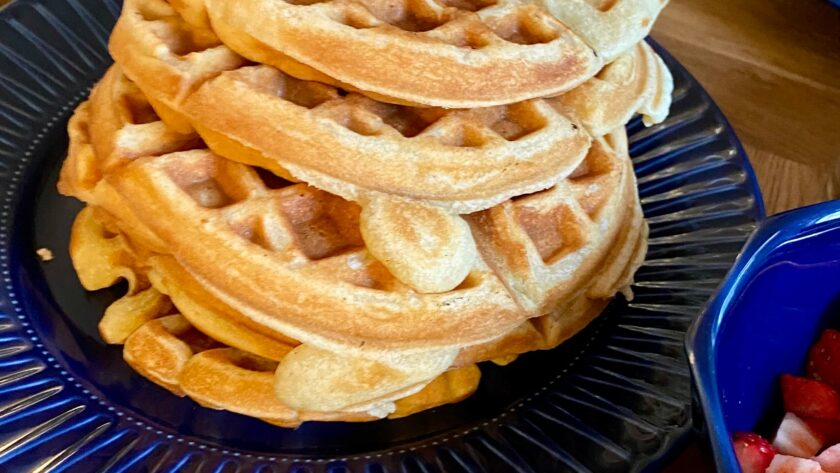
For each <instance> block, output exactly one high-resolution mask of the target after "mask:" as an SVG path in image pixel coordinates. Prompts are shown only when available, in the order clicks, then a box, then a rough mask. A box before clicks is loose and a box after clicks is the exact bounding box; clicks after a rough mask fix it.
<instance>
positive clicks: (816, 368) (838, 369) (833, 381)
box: [806, 330, 840, 389]
mask: <svg viewBox="0 0 840 473" xmlns="http://www.w3.org/2000/svg"><path fill="white" fill-rule="evenodd" d="M838 361H840V332H838V331H837V330H825V331H823V333H822V335H821V336H820V339H819V340H818V341H817V343H816V344H814V346H813V347H811V351H810V352H809V353H808V363H807V366H806V368H807V370H808V376H810V377H812V378H814V379H816V380H818V381H822V382H824V383H826V384H828V385H829V386H831V387H832V388H834V389H840V363H838Z"/></svg>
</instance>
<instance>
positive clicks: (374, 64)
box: [59, 0, 672, 426]
mask: <svg viewBox="0 0 840 473" xmlns="http://www.w3.org/2000/svg"><path fill="white" fill-rule="evenodd" d="M665 3H666V2H662V1H648V2H645V1H641V0H633V1H628V0H619V1H614V2H601V1H594V0H592V1H590V0H577V1H572V2H566V3H563V4H562V5H561V4H551V5H549V4H547V3H546V4H544V5H539V4H537V2H531V1H514V0H498V1H495V2H484V1H483V0H470V1H463V0H457V1H456V0H411V1H408V0H402V1H401V2H390V3H388V2H385V3H383V2H381V1H380V0H326V1H316V2H290V1H272V2H269V1H267V0H248V1H245V2H230V1H228V0H171V1H165V0H126V2H125V8H124V10H123V13H122V15H121V16H120V19H119V21H118V23H117V26H116V27H115V30H114V34H113V36H112V38H111V41H110V43H109V48H110V51H111V53H112V55H113V56H114V58H115V60H116V62H117V65H115V66H113V67H112V68H111V69H109V71H108V72H107V73H106V75H105V76H104V77H103V79H102V81H101V82H100V83H99V84H98V85H97V86H96V87H95V89H94V90H93V93H92V94H91V97H90V99H89V101H88V102H86V103H84V104H82V105H81V106H80V107H79V108H78V110H77V111H76V113H75V114H74V116H73V117H72V119H71V121H70V124H69V128H68V130H69V133H70V141H71V146H70V153H69V155H68V158H67V160H66V161H65V163H64V166H63V168H62V171H61V176H60V181H59V190H60V191H61V192H62V193H64V194H67V195H73V196H76V197H78V198H80V199H81V200H83V201H84V202H85V203H86V204H87V208H86V209H85V210H83V211H82V212H81V213H80V214H79V216H78V218H77V220H76V223H75V224H74V227H73V234H72V238H71V248H70V250H71V257H72V260H73V264H74V266H75V267H76V270H77V273H78V274H79V278H80V281H81V282H82V284H83V285H84V287H85V288H87V289H91V290H93V289H100V288H104V287H108V286H111V285H113V284H114V283H115V282H117V281H118V280H120V279H125V280H127V281H128V290H127V293H126V295H125V296H124V297H122V298H120V299H119V300H117V301H116V302H114V303H113V304H112V305H111V306H109V307H108V309H107V310H106V313H105V314H104V316H103V318H102V320H101V321H100V325H99V329H100V333H101V335H102V338H103V340H105V341H106V342H108V343H113V344H122V345H124V348H123V354H124V358H125V360H126V362H127V363H128V364H129V365H131V366H132V367H133V368H134V369H135V370H136V371H137V372H138V373H140V374H141V375H143V376H144V377H146V378H148V379H150V380H151V381H153V382H155V383H157V384H159V385H160V386H163V387H164V388H166V389H168V390H170V391H171V392H173V393H175V394H177V395H180V396H190V397H191V398H192V399H194V400H196V401H197V402H199V403H200V404H202V405H205V406H207V407H210V408H215V409H225V410H229V411H232V412H237V413H240V414H244V415H247V416H251V417H255V418H259V419H263V420H265V421H267V422H271V423H274V424H277V425H281V426H296V425H299V424H300V423H301V422H305V421H310V420H315V421H354V422H355V421H369V420H375V419H380V418H385V417H401V416H405V415H409V414H411V413H414V412H418V411H420V410H425V409H429V408H431V407H434V406H438V405H441V404H445V403H449V402H457V401H459V400H461V399H463V398H464V397H466V396H468V395H470V394H471V393H472V392H474V391H475V389H476V387H477V385H478V382H479V376H480V374H479V371H478V368H477V367H476V363H478V362H482V361H487V360H490V361H493V362H496V363H498V364H506V363H509V362H511V361H512V360H514V359H515V358H516V357H517V356H519V355H520V354H522V353H525V352H527V351H532V350H541V349H549V348H552V347H554V346H556V345H558V344H559V343H562V342H563V341H564V340H566V339H567V338H568V337H570V336H572V335H573V334H575V333H577V332H578V331H580V330H582V329H583V328H584V327H585V326H586V325H587V324H588V323H590V322H591V321H592V319H593V318H594V317H595V316H596V315H597V314H598V313H600V311H601V310H602V309H603V308H604V307H605V305H606V304H607V302H608V301H609V300H610V299H611V298H612V297H613V296H614V295H615V294H616V293H617V292H624V293H625V296H626V297H628V298H630V297H632V293H631V292H630V290H629V286H630V284H631V283H632V280H633V274H634V273H635V271H636V269H637V268H638V267H639V265H641V263H642V260H643V259H644V255H645V252H646V249H647V226H646V224H645V222H644V219H643V216H642V212H641V206H640V203H639V199H638V194H637V191H636V183H635V179H634V176H633V170H632V163H631V162H630V159H629V156H628V149H627V137H626V134H625V132H624V127H623V126H624V124H625V123H626V122H627V121H628V120H629V119H630V118H631V116H632V115H633V114H635V113H641V114H643V115H644V121H645V123H646V124H652V123H655V122H658V121H661V120H662V119H664V115H665V113H666V112H667V109H668V107H669V105H670V92H671V89H672V81H671V77H670V74H669V73H668V71H667V69H666V68H665V67H664V64H663V63H662V61H661V59H659V58H658V56H657V55H656V54H655V53H654V52H653V50H652V49H651V48H650V47H649V46H647V45H646V44H644V43H639V42H638V41H639V40H640V39H641V37H642V36H643V35H644V34H645V33H646V32H647V29H648V28H649V26H650V25H649V23H650V22H652V20H653V18H655V16H656V15H657V14H658V12H659V10H660V9H661V8H662V6H664V4H665ZM546 9H551V11H552V13H553V15H556V16H557V17H559V18H561V19H564V21H562V22H561V21H558V20H557V19H556V18H554V17H553V16H552V15H551V14H549V13H547V10H546ZM564 23H565V24H566V25H564ZM597 30H603V31H602V32H599V31H597ZM217 35H218V36H217ZM640 35H641V36H640ZM631 37H636V39H635V40H633V41H632V42H628V41H629V40H628V38H631ZM634 45H635V46H634ZM234 51H236V52H234ZM240 54H241V55H242V56H240ZM250 61H256V64H254V63H253V62H250ZM598 71H600V72H598ZM547 95H551V96H552V97H546V96H547ZM465 107H474V108H472V109H469V108H465Z"/></svg>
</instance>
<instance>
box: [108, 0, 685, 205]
mask: <svg viewBox="0 0 840 473" xmlns="http://www.w3.org/2000/svg"><path fill="white" fill-rule="evenodd" d="M158 3H160V5H159V7H160V9H161V10H167V9H168V10H167V11H168V15H169V16H168V17H165V18H167V21H166V22H163V20H155V21H146V20H142V15H140V13H134V14H132V13H131V11H132V10H130V9H128V8H127V9H126V12H125V13H124V14H123V17H122V18H121V19H120V23H119V24H118V26H117V29H116V33H115V35H114V36H113V38H112V41H111V49H112V52H113V54H114V56H115V57H116V58H117V61H118V62H119V63H120V64H123V65H124V68H125V69H126V71H127V73H128V75H129V76H130V77H132V78H133V79H134V80H135V81H137V83H138V84H139V85H140V87H141V88H142V89H143V90H144V92H146V94H148V95H149V97H155V96H165V97H168V99H167V100H165V101H166V103H168V104H170V105H171V106H170V107H168V108H167V109H166V110H162V111H161V113H160V115H161V117H162V118H163V120H164V121H165V122H167V123H169V124H170V125H172V124H171V123H170V120H169V119H168V117H169V115H170V112H171V111H172V110H175V111H177V113H178V115H179V117H180V119H181V120H183V121H186V122H191V124H192V125H194V126H195V127H196V128H198V130H199V131H200V133H201V135H202V137H203V138H204V140H205V141H206V142H207V143H208V145H209V146H210V147H211V149H213V150H214V151H215V152H217V153H219V154H221V155H222V156H224V157H226V158H228V159H233V160H237V161H241V162H245V163H246V164H251V165H256V166H259V167H262V168H265V169H270V170H271V171H272V172H274V173H275V174H277V175H280V176H283V177H284V178H286V179H290V180H301V181H304V182H307V183H309V184H311V185H314V186H316V187H319V188H321V189H324V190H327V191H328V192H330V193H332V194H335V195H339V196H341V197H343V198H345V199H348V200H354V201H357V202H360V203H362V204H364V203H365V202H366V201H369V200H371V199H377V198H381V197H383V196H388V197H394V198H399V199H402V200H410V201H417V202H418V203H421V204H424V205H434V206H438V207H441V208H443V209H446V210H448V211H450V212H454V213H469V212H475V211H478V210H483V209H486V208H489V207H491V206H493V205H496V204H498V203H501V202H503V201H504V200H506V199H509V198H511V197H515V196H517V195H522V194H527V193H532V192H536V191H539V190H542V189H545V188H548V187H550V186H551V185H553V184H554V183H556V182H558V181H559V180H560V179H562V178H563V177H565V176H567V175H568V174H569V173H570V172H571V171H572V170H573V169H574V168H575V167H576V166H577V164H578V163H580V161H581V159H583V157H584V155H585V152H586V151H585V150H586V149H587V148H588V145H589V141H588V139H587V137H586V135H585V134H584V133H582V130H578V129H576V128H577V125H575V124H574V123H572V122H570V121H569V119H568V118H566V117H565V116H564V115H570V116H573V117H576V118H574V121H582V122H584V124H585V125H586V126H587V128H588V129H589V130H590V131H591V132H592V133H593V135H594V136H600V135H602V134H604V133H606V132H607V131H609V130H612V129H614V128H616V127H617V126H619V125H620V124H622V123H623V122H622V120H627V119H629V118H630V116H631V115H632V114H633V113H635V112H636V111H637V110H642V111H647V110H648V109H651V110H650V115H651V116H652V120H651V121H656V120H659V119H661V118H662V115H663V111H667V108H668V106H669V104H670V100H669V99H670V95H669V94H668V93H667V92H668V85H669V84H670V81H669V79H670V75H668V74H667V71H665V72H664V73H660V72H662V71H658V69H657V67H653V64H652V63H656V62H657V61H659V60H658V58H656V57H655V54H654V53H653V52H652V51H650V50H649V49H646V48H647V47H646V46H639V47H637V48H636V49H635V50H634V51H633V53H632V54H628V55H626V56H624V57H622V58H620V60H619V61H617V63H616V64H612V65H610V66H608V67H607V68H605V69H604V70H603V71H602V72H601V73H600V75H599V77H597V78H593V79H591V80H590V81H588V82H587V83H585V84H584V85H582V86H580V87H578V88H577V89H575V90H573V91H571V92H569V93H568V94H566V95H563V96H560V97H559V98H556V99H549V100H532V101H525V102H519V103H515V104H512V105H507V106H499V107H490V108H486V109H476V110H456V111H446V110H443V109H435V108H428V109H422V108H416V107H407V106H399V105H387V104H384V103H381V102H377V101H374V100H372V99H370V98H367V97H365V96H362V95H359V94H355V93H350V94H349V95H348V94H345V92H344V91H342V90H340V89H336V88H335V87H332V86H327V85H325V84H322V83H318V82H313V81H301V80H298V79H295V78H293V77H291V76H289V75H287V74H285V73H283V72H280V71H279V70H276V69H273V68H270V67H268V66H256V67H244V68H242V67H240V68H237V69H236V70H235V71H228V72H224V73H221V74H220V71H222V70H223V69H224V67H218V68H212V67H211V68H210V69H212V70H213V71H214V75H215V78H214V79H212V80H209V81H208V82H207V83H204V84H203V86H200V87H199V82H201V81H197V80H196V79H195V77H201V78H203V79H206V78H208V77H211V76H213V75H211V74H210V73H209V72H207V71H205V70H203V69H201V70H199V71H196V72H190V67H192V66H190V65H191V64H192V63H196V64H201V65H206V64H207V63H210V62H212V61H211V60H210V58H205V59H201V58H203V57H204V56H205V55H212V54H216V53H218V50H217V49H218V48H215V49H213V48H211V49H210V50H209V51H210V52H208V51H205V50H196V51H191V52H189V53H185V52H184V51H182V53H184V54H182V56H180V57H181V60H180V62H179V63H178V66H179V67H178V68H176V67H171V66H170V64H169V61H168V60H167V61H162V60H160V59H159V57H160V56H162V57H164V58H171V57H176V56H177V54H176V53H175V52H174V50H173V49H172V48H174V47H175V46H176V45H177V42H176V41H174V40H172V39H171V38H170V39H168V40H167V38H168V36H167V35H170V36H171V35H174V34H175V32H177V31H178V30H174V31H173V30H170V29H165V33H166V35H164V34H158V35H154V34H151V33H150V32H149V31H147V30H151V31H155V30H161V29H163V28H162V27H161V28H153V27H152V26H154V25H156V24H157V23H160V22H163V24H167V25H168V24H169V23H172V24H175V25H178V28H184V29H186V31H189V28H191V26H190V25H188V24H187V23H186V22H185V21H184V20H182V19H181V17H180V16H179V15H178V14H177V12H176V11H175V10H174V9H172V8H169V7H168V6H167V5H166V4H165V3H163V2H159V0H155V1H153V2H152V4H155V5H158ZM281 3H282V2H281ZM185 14H188V15H189V16H195V14H191V13H189V12H187V13H185ZM138 18H139V19H138ZM134 23H139V25H135V24H134ZM132 25H133V26H132ZM117 33H119V34H117ZM182 34H186V33H182ZM150 38H151V39H150ZM153 40H154V41H153ZM138 43H143V44H146V46H145V47H143V48H136V47H134V46H133V45H134V44H138ZM220 48H223V47H221V46H220ZM144 51H163V53H160V54H157V55H149V56H148V57H146V53H144ZM138 57H143V59H142V60H139V59H137V58H138ZM156 61H157V62H159V63H160V64H159V65H158V67H155V68H151V67H137V66H138V65H141V66H142V65H143V64H145V63H148V62H156ZM179 74H182V75H183V77H179ZM161 76H166V77H168V79H167V80H160V79H159V78H160V77H161ZM170 82H171V83H178V84H181V85H180V86H179V87H176V88H169V89H178V90H188V91H190V92H189V93H186V92H185V93H183V94H181V95H180V96H176V95H175V94H174V93H173V92H172V90H169V91H167V87H163V86H161V84H163V85H164V86H165V84H168V83H170ZM657 92H659V93H657ZM152 104H153V105H155V104H156V101H155V100H152ZM549 105H554V109H555V110H552V107H550V106H549ZM558 111H560V112H561V113H558ZM174 126H175V127H176V128H177V127H180V123H176V124H174Z"/></svg>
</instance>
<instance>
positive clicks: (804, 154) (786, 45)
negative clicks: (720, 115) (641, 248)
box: [0, 0, 840, 473]
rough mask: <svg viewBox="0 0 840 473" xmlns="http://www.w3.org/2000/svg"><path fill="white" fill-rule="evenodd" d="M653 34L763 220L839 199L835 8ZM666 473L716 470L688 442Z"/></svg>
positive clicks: (735, 16) (705, 8) (707, 11)
mask: <svg viewBox="0 0 840 473" xmlns="http://www.w3.org/2000/svg"><path fill="white" fill-rule="evenodd" d="M6 1H7V0H0V5H3V4H4V3H6ZM653 37H654V38H655V39H656V40H657V41H659V42H660V43H661V44H662V45H663V46H665V47H666V48H667V49H668V51H670V52H671V53H672V54H673V55H674V56H675V57H676V58H677V59H678V60H679V61H680V62H681V63H682V64H683V65H685V66H686V67H687V68H688V69H689V70H690V71H691V73H692V74H694V75H695V77H697V79H698V80H699V81H700V82H701V83H702V84H703V85H704V86H705V88H706V90H708V92H709V93H710V94H711V95H712V97H713V98H714V99H715V101H716V102H717V103H718V105H720V107H721V108H722V109H723V112H724V113H725V114H726V116H727V117H728V118H729V120H730V121H731V122H732V125H733V126H734V127H735V130H736V131H737V133H738V136H739V137H740V138H741V141H742V142H743V144H744V147H745V148H746V150H747V153H748V154H749V156H750V160H751V162H752V164H753V166H754V167H755V171H756V174H757V175H758V180H759V183H760V184H761V188H762V191H763V192H764V200H765V204H766V206H767V212H768V214H773V213H777V212H781V211H784V210H788V209H791V208H795V207H801V206H803V205H808V204H812V203H816V202H821V201H824V200H829V199H834V198H840V9H836V8H833V7H831V6H830V5H829V4H828V3H826V2H824V1H823V0H723V1H721V0H671V4H670V6H669V7H668V8H667V9H666V10H665V12H664V13H663V14H662V17H661V18H660V20H659V22H658V23H657V24H656V27H655V28H654V32H653ZM666 471H667V473H706V472H711V471H714V466H713V464H712V462H711V459H710V458H709V456H708V454H706V453H705V452H703V451H702V450H701V449H700V448H698V446H697V444H696V443H694V444H692V445H690V446H689V448H688V449H687V450H686V451H685V452H683V453H682V454H681V455H680V456H679V457H678V458H677V459H676V461H675V462H674V463H673V465H671V466H670V467H669V468H668V469H667V470H666Z"/></svg>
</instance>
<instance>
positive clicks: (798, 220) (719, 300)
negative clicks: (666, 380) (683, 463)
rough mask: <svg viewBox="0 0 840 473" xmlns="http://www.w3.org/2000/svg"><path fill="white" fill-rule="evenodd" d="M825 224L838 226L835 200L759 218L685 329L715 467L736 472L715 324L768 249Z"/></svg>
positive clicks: (728, 310) (838, 209)
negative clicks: (717, 362) (718, 366)
mask: <svg viewBox="0 0 840 473" xmlns="http://www.w3.org/2000/svg"><path fill="white" fill-rule="evenodd" d="M829 223H834V227H835V228H836V227H840V199H838V200H832V201H828V202H823V203H819V204H815V205H811V206H807V207H802V208H798V209H794V210H790V211H787V212H784V213H780V214H777V215H774V216H772V217H769V218H767V219H765V220H764V221H763V222H761V224H759V226H758V227H757V228H756V230H755V231H754V232H753V234H752V235H751V236H750V238H749V239H748V240H747V243H746V244H745V245H744V247H743V249H742V250H741V254H740V255H739V256H738V258H737V259H736V261H735V264H734V265H733V266H732V268H731V269H730V271H729V273H728V274H727V276H726V277H725V278H724V280H723V283H721V286H720V287H719V288H718V290H717V292H716V293H715V295H714V296H713V297H712V298H711V299H710V300H709V302H708V303H707V304H706V307H705V308H704V309H703V311H702V313H701V314H700V316H699V317H697V319H696V320H695V321H694V323H693V324H692V325H691V327H690V328H689V330H688V332H686V336H685V350H686V354H687V356H688V360H689V364H690V366H691V377H692V381H693V389H694V394H695V396H696V399H697V400H699V403H700V406H699V407H700V408H701V409H702V413H703V420H704V421H705V426H706V432H707V435H708V439H709V440H710V443H711V447H712V453H713V456H714V460H715V464H716V465H717V468H718V471H733V472H737V471H740V467H739V466H738V461H737V458H736V457H735V452H734V450H733V449H732V448H731V444H730V443H729V432H728V431H727V428H726V424H725V421H724V418H723V408H722V404H721V402H720V395H719V394H720V391H719V389H718V380H717V369H716V366H715V360H716V358H717V338H718V335H719V332H720V327H721V324H722V322H723V321H724V319H725V318H726V317H727V316H730V315H729V314H730V313H731V311H732V308H733V305H734V302H735V300H736V297H735V296H736V295H737V294H738V293H739V292H740V291H741V290H743V289H744V288H745V287H746V285H747V284H749V282H750V281H751V280H752V279H753V278H754V277H755V275H756V274H757V273H758V272H759V271H760V270H761V268H762V267H763V265H764V263H765V262H766V261H767V257H768V256H769V255H770V254H771V253H772V252H773V251H775V250H776V249H778V248H779V247H780V246H782V245H784V244H786V243H788V242H790V241H791V240H792V239H793V238H795V237H798V236H801V235H802V234H803V233H808V232H809V231H811V230H813V229H814V227H816V226H823V225H826V224H829ZM698 420H699V419H698Z"/></svg>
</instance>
